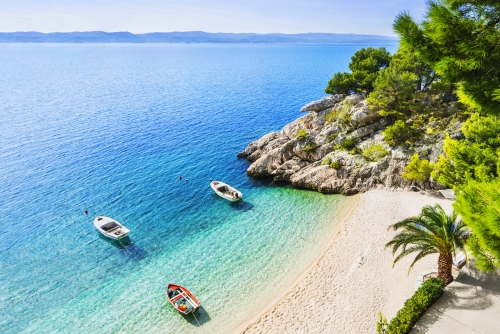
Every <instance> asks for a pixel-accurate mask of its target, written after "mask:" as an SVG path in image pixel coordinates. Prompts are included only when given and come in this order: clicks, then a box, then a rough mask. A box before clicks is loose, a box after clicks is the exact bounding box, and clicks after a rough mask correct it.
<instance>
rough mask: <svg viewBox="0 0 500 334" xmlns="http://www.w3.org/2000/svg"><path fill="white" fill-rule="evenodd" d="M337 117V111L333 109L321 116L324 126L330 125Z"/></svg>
mask: <svg viewBox="0 0 500 334" xmlns="http://www.w3.org/2000/svg"><path fill="white" fill-rule="evenodd" d="M338 116H339V110H337V109H334V110H330V111H329V112H328V113H327V114H325V115H324V116H323V120H324V121H325V123H326V124H332V123H333V122H335V121H336V120H337V118H338Z"/></svg>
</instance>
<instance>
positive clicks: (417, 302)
mask: <svg viewBox="0 0 500 334" xmlns="http://www.w3.org/2000/svg"><path fill="white" fill-rule="evenodd" d="M443 287H444V284H443V281H442V280H441V279H439V278H435V277H433V278H430V279H428V280H426V281H425V282H424V283H423V284H422V285H421V286H420V287H419V288H418V290H417V291H415V293H414V294H413V296H411V297H410V298H409V299H407V300H406V302H405V304H404V306H403V308H402V309H401V310H399V311H398V313H397V314H396V316H395V317H394V318H393V319H392V320H391V322H390V323H389V324H387V320H385V319H384V318H383V317H382V316H381V315H380V316H379V318H380V320H379V322H378V323H377V333H384V334H406V333H409V332H410V330H411V329H412V327H413V326H414V325H415V323H416V322H417V320H418V319H419V318H420V317H421V316H422V315H423V314H424V313H425V311H427V309H428V308H429V307H431V306H432V304H434V303H435V302H436V301H437V300H438V299H439V298H440V297H441V296H442V295H443V292H444V289H443ZM384 320H385V321H384ZM379 323H380V326H379V325H378V324H379Z"/></svg>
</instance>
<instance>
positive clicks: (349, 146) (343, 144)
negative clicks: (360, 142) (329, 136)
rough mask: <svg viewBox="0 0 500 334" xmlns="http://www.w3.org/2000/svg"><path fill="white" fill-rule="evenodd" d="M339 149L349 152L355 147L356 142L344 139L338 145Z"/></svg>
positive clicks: (352, 139) (351, 139)
mask: <svg viewBox="0 0 500 334" xmlns="http://www.w3.org/2000/svg"><path fill="white" fill-rule="evenodd" d="M340 147H342V148H343V149H344V150H346V151H350V150H352V149H353V148H354V147H356V141H355V140H354V138H347V139H344V141H343V142H341V143H340Z"/></svg>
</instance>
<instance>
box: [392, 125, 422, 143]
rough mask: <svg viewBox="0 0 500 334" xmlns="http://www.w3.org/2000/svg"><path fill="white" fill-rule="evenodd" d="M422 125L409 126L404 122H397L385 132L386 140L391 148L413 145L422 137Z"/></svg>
mask: <svg viewBox="0 0 500 334" xmlns="http://www.w3.org/2000/svg"><path fill="white" fill-rule="evenodd" d="M419 125H420V124H415V123H414V124H412V125H408V124H407V123H406V122H404V121H402V120H397V121H396V122H395V123H394V124H393V125H391V126H388V127H386V128H385V130H384V140H385V142H386V143H387V144H389V145H391V146H396V145H403V144H409V145H412V144H413V142H414V141H416V140H417V139H418V138H419V137H420V132H419Z"/></svg>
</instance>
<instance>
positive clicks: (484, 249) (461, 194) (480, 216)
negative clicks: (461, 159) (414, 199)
mask: <svg viewBox="0 0 500 334" xmlns="http://www.w3.org/2000/svg"><path fill="white" fill-rule="evenodd" d="M453 207H454V208H455V210H456V211H457V212H458V213H459V214H460V215H461V216H462V219H463V220H464V222H465V224H466V225H467V226H468V227H469V228H470V229H471V231H472V233H473V237H471V238H469V240H468V241H467V246H468V247H469V249H470V250H471V251H472V255H473V256H474V258H475V265H476V266H477V267H478V268H479V269H481V270H484V271H489V272H493V270H494V269H495V268H500V215H499V212H500V179H498V178H497V179H495V180H494V181H492V182H478V181H470V182H469V183H468V184H466V185H464V186H462V187H461V188H460V191H458V192H457V199H456V201H455V203H454V204H453Z"/></svg>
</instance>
